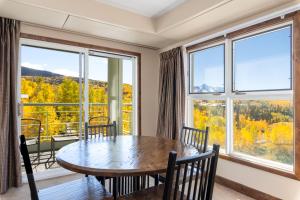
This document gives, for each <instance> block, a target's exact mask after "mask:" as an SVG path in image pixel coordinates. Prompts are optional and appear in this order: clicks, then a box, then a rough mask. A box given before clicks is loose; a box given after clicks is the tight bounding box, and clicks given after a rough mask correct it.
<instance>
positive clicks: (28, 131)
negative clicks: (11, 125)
mask: <svg viewBox="0 0 300 200" xmlns="http://www.w3.org/2000/svg"><path fill="white" fill-rule="evenodd" d="M41 126H42V123H41V120H38V119H34V118H22V119H21V133H22V134H23V135H24V136H26V137H27V145H28V146H30V154H31V158H32V161H31V162H32V163H31V164H32V165H36V166H37V165H39V164H40V161H41V157H40V155H41Z"/></svg>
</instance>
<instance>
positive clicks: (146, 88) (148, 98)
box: [21, 24, 159, 136]
mask: <svg viewBox="0 0 300 200" xmlns="http://www.w3.org/2000/svg"><path fill="white" fill-rule="evenodd" d="M21 32H22V33H29V34H35V35H40V36H46V37H52V38H58V39H64V40H70V41H75V42H81V43H87V44H93V45H99V46H104V47H110V48H116V49H122V50H127V51H134V52H138V53H141V57H142V58H141V86H142V91H141V109H142V113H141V118H142V123H141V130H142V135H153V136H154V135H155V134H156V121H157V112H158V77H159V76H158V73H159V56H158V51H156V50H152V49H148V48H143V47H139V46H133V45H128V44H123V43H120V42H114V41H109V40H104V39H99V38H95V37H88V36H84V35H79V34H75V33H70V32H64V31H60V30H56V29H50V28H44V27H37V26H33V25H27V24H22V25H21Z"/></svg>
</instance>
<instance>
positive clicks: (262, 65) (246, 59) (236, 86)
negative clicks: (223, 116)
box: [232, 26, 292, 91]
mask: <svg viewBox="0 0 300 200" xmlns="http://www.w3.org/2000/svg"><path fill="white" fill-rule="evenodd" d="M291 31H292V29H291V26H286V27H283V28H280V29H275V30H273V31H268V32H265V33H261V34H257V35H254V36H249V37H244V38H241V39H237V40H234V41H233V44H232V46H233V47H232V48H233V53H232V54H233V74H234V76H233V90H234V91H259V90H270V91H272V90H290V89H292V70H291V54H292V52H291Z"/></svg>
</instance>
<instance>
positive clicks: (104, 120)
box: [89, 116, 109, 125]
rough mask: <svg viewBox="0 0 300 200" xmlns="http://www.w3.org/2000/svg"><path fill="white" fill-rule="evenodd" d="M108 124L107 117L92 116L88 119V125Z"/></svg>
mask: <svg viewBox="0 0 300 200" xmlns="http://www.w3.org/2000/svg"><path fill="white" fill-rule="evenodd" d="M105 124H109V117H105V116H94V117H90V118H89V125H105Z"/></svg>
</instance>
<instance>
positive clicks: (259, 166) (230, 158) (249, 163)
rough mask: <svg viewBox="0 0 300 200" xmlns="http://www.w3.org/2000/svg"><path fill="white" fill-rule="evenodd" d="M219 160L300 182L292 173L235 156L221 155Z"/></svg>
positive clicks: (299, 178)
mask: <svg viewBox="0 0 300 200" xmlns="http://www.w3.org/2000/svg"><path fill="white" fill-rule="evenodd" d="M220 158H221V159H224V160H228V161H231V162H235V163H238V164H241V165H245V166H248V167H252V168H256V169H260V170H263V171H266V172H269V173H272V174H277V175H279V176H283V177H286V178H290V179H294V180H300V177H297V176H296V174H295V173H294V172H288V171H285V170H281V169H277V168H272V167H270V166H266V165H263V164H259V163H257V162H254V161H249V160H246V159H242V158H240V157H236V156H233V155H225V154H222V153H221V154H220Z"/></svg>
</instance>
